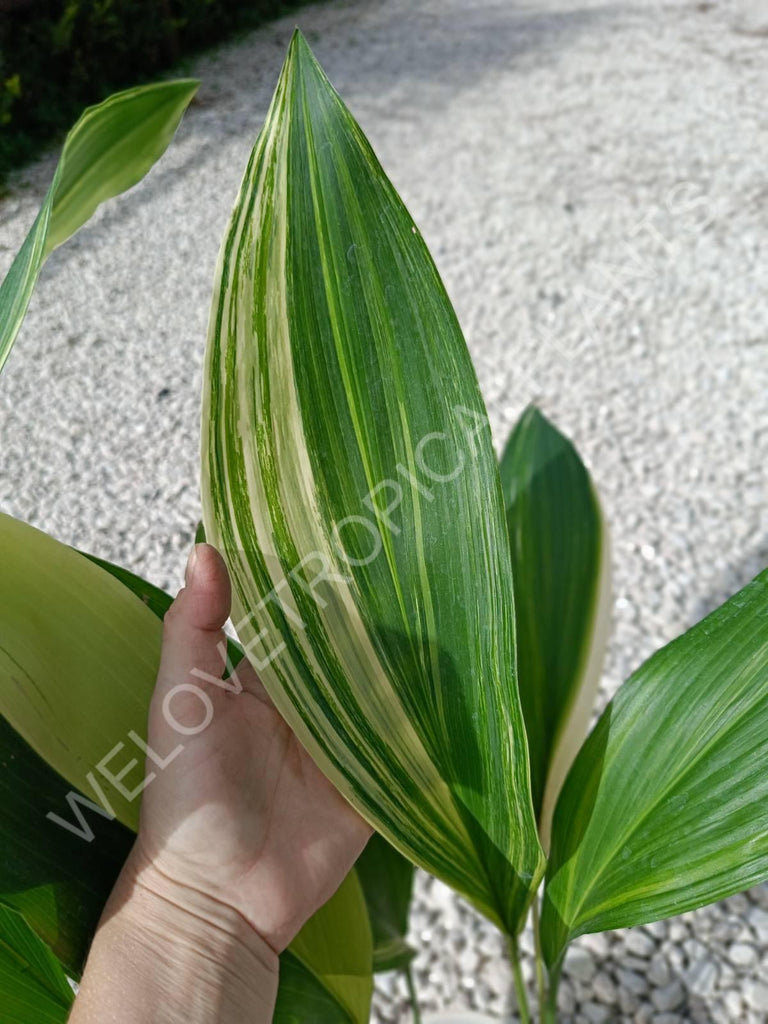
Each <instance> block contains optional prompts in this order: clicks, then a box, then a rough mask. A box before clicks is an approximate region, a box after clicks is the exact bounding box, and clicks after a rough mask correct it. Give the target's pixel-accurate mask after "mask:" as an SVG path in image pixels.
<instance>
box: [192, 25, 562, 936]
mask: <svg viewBox="0 0 768 1024" xmlns="http://www.w3.org/2000/svg"><path fill="white" fill-rule="evenodd" d="M203 448H204V454H203V505H204V522H205V530H206V535H207V536H208V538H209V539H210V540H211V542H212V543H214V544H215V545H216V546H217V547H218V548H219V549H220V550H221V551H222V553H223V555H224V557H225V559H226V561H227V564H228V566H229V570H230V574H231V576H232V582H233V588H234V618H235V626H236V628H237V629H238V632H239V635H240V637H241V639H242V640H243V642H244V644H245V645H246V646H247V647H248V648H250V654H249V657H250V658H251V660H252V662H253V664H254V666H255V667H256V669H257V671H258V672H259V674H260V676H261V678H262V679H263V681H264V684H265V686H266V688H267V690H268V691H269V693H270V696H271V697H272V699H273V700H274V702H275V704H276V705H277V707H278V708H279V710H280V711H281V713H282V714H283V716H284V717H285V718H286V719H287V721H288V722H289V723H290V724H291V726H292V727H293V729H294V730H295V731H296V733H297V735H298V736H299V738H300V739H301V741H302V743H303V744H304V745H305V746H306V748H307V749H308V750H309V752H310V753H311V755H312V756H313V757H314V758H315V760H316V761H317V763H318V764H319V765H320V767H321V768H322V770H323V771H325V772H326V773H327V775H328V776H329V777H330V778H331V779H332V781H333V782H334V783H335V784H336V785H337V786H338V788H339V789H340V790H341V791H342V792H343V793H344V794H345V795H346V796H347V798H348V799H349V800H350V801H351V802H352V803H353V804H354V805H355V806H356V807H357V808H358V809H359V811H360V812H361V813H362V814H363V815H364V816H365V817H366V818H367V819H368V820H369V821H370V822H371V823H372V824H374V825H375V827H376V828H377V830H379V831H380V832H381V833H382V834H383V835H385V836H386V838H387V839H389V840H390V841H391V842H392V844H393V845H394V846H395V847H396V848H398V849H399V850H400V851H401V852H402V853H404V854H405V855H406V856H408V857H409V858H410V859H412V860H413V861H415V862H416V863H419V864H421V865H422V866H423V867H425V868H426V869H427V870H429V871H431V872H432V873H433V874H436V875H438V876H439V877H441V878H442V879H444V880H445V881H447V882H448V883H449V884H451V885H452V886H454V887H455V888H456V889H458V890H459V891H460V892H462V893H463V894H465V895H466V896H467V897H468V898H469V899H470V900H472V902H473V903H474V904H475V905H476V906H477V907H478V908H479V909H480V910H482V911H483V912H484V913H486V914H487V915H488V916H489V917H490V918H492V919H493V920H495V921H497V922H498V923H500V924H501V925H502V926H503V927H505V928H506V929H507V930H515V929H516V928H517V927H518V925H519V922H520V919H521V916H522V914H523V912H524V910H525V908H526V906H527V903H528V901H529V898H530V893H531V890H532V888H533V887H534V885H535V883H536V881H537V879H538V877H539V874H540V870H541V865H542V852H541V849H540V846H539V843H538V838H537V835H536V828H535V819H534V816H533V811H532V806H531V798H530V778H529V771H528V758H527V748H526V739H525V729H524V726H523V721H522V714H521V711H520V704H519V697H518V694H517V687H516V682H515V650H514V609H513V599H512V579H511V565H510V557H509V542H508V540H507V536H506V523H505V520H504V507H503V501H502V495H501V486H500V482H499V476H498V470H497V467H496V463H495V459H494V455H493V448H492V445H491V439H490V432H489V428H488V423H487V418H486V413H485V408H484V405H483V402H482V398H481V396H480V393H479V389H478V385H477V381H476V378H475V374H474V370H473V368H472V364H471V360H470V358H469V354H468V352H467V348H466V345H465V343H464V339H463V338H462V335H461V331H460V329H459V326H458V323H457V321H456V317H455V315H454V313H453V310H452V308H451V306H450V303H449V301H448V298H447V296H446V294H445V291H444V289H443V286H442V284H441V282H440V279H439V276H438V274H437V271H436V269H435V266H434V264H433V262H432V260H431V258H430V256H429V253H428V252H427V249H426V246H425V245H424V242H423V240H422V238H421V236H420V235H419V232H418V230H417V229H416V226H415V225H414V223H413V221H412V219H411V217H410V216H409V214H408V212H407V210H406V209H405V207H404V206H403V204H402V202H401V201H400V199H399V197H398V196H397V194H396V192H395V191H394V189H393V187H392V185H391V184H390V183H389V181H388V180H387V178H386V176H385V174H384V172H383V170H382V169H381V166H380V165H379V163H378V161H377V159H376V157H375V155H374V154H373V152H372V150H371V148H370V146H369V144H368V142H367V141H366V139H365V138H364V136H363V134H362V132H361V130H360V128H359V127H358V125H357V124H356V123H355V121H354V120H353V118H352V116H351V115H350V114H349V112H348V111H347V109H346V108H345V107H344V105H343V103H342V102H341V100H340V99H339V97H338V95H337V94H336V93H335V92H334V90H333V88H332V87H331V85H330V83H329V82H328V80H327V78H326V77H325V75H324V74H323V72H322V70H321V69H320V67H319V65H318V64H317V62H316V61H315V59H314V57H313V56H312V54H311V52H310V50H309V48H308V46H307V44H306V42H305V41H304V40H303V38H302V37H301V36H300V35H299V34H297V35H296V36H295V37H294V39H293V41H292V43H291V46H290V50H289V53H288V57H287V60H286V63H285V66H284V68H283V72H282V75H281V78H280V82H279V84H278V87H277V91H276V93H275V97H274V100H273V102H272V106H271V108H270V111H269V114H268V116H267V121H266V124H265V126H264V129H263V131H262V133H261V135H260V137H259V139H258V141H257V143H256V147H255V149H254V151H253V154H252V156H251V159H250V161H249V164H248V167H247V170H246V175H245V179H244V181H243V184H242V187H241V191H240V196H239V199H238V201H237V205H236V208H235V212H234V215H233V218H232V221H231V224H230V227H229V230H228V232H227V235H226V237H225V240H224V245H223V247H222V251H221V255H220V262H219V270H218V281H217V285H216V289H215V294H214V302H213V308H212V315H211V323H210V332H209V343H208V352H207V366H206V385H205V395H204V423H203Z"/></svg>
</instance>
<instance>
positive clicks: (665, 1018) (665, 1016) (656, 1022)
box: [651, 1013, 683, 1024]
mask: <svg viewBox="0 0 768 1024" xmlns="http://www.w3.org/2000/svg"><path fill="white" fill-rule="evenodd" d="M682 1019H683V1018H682V1017H681V1016H680V1014H679V1013H654V1015H653V1017H651V1020H652V1021H653V1024H681V1021H682Z"/></svg>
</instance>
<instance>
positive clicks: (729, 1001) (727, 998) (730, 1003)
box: [723, 991, 743, 1020]
mask: <svg viewBox="0 0 768 1024" xmlns="http://www.w3.org/2000/svg"><path fill="white" fill-rule="evenodd" d="M723 1002H724V1003H725V1009H726V1010H727V1012H728V1016H729V1017H730V1019H731V1020H740V1019H741V1011H742V1007H743V1002H742V999H741V993H740V992H735V991H731V992H726V993H725V995H724V996H723Z"/></svg>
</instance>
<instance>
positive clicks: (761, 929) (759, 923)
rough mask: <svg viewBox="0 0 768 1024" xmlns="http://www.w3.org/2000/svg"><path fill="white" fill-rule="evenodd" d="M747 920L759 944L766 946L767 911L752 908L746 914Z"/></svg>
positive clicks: (767, 939)
mask: <svg viewBox="0 0 768 1024" xmlns="http://www.w3.org/2000/svg"><path fill="white" fill-rule="evenodd" d="M747 920H748V921H749V923H750V925H751V926H752V929H753V931H754V932H755V935H757V938H758V940H759V941H760V942H761V943H764V944H768V910H763V908H762V907H752V909H751V910H750V911H749V913H748V914H747Z"/></svg>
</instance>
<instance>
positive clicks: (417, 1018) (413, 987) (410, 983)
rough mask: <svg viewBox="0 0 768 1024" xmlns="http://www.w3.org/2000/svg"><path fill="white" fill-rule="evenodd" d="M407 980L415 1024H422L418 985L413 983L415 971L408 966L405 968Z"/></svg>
mask: <svg viewBox="0 0 768 1024" xmlns="http://www.w3.org/2000/svg"><path fill="white" fill-rule="evenodd" d="M405 980H406V982H407V984H408V996H409V998H410V1000H411V1010H412V1011H413V1024H421V1011H420V1010H419V999H418V996H417V995H416V985H415V984H414V981H413V971H412V970H411V965H410V964H408V965H407V967H406V968H405Z"/></svg>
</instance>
